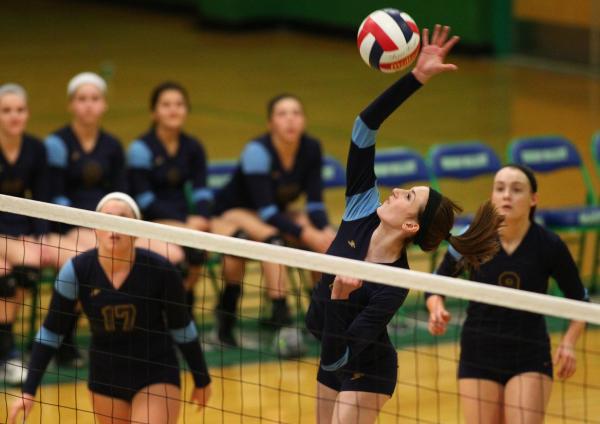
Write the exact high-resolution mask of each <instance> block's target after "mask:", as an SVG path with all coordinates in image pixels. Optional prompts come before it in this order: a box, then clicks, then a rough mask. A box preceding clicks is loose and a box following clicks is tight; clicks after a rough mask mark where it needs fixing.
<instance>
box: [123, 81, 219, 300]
mask: <svg viewBox="0 0 600 424" xmlns="http://www.w3.org/2000/svg"><path fill="white" fill-rule="evenodd" d="M189 109H190V100H189V96H188V93H187V91H186V90H185V88H184V87H183V86H181V85H179V84H177V83H174V82H165V83H162V84H160V85H158V86H157V87H155V88H154V90H152V94H151V96H150V110H151V112H152V126H151V128H150V129H149V130H148V132H146V133H145V134H143V135H142V136H141V137H139V138H138V139H137V140H135V141H133V142H132V143H131V145H130V146H129V150H128V152H127V165H128V167H129V182H130V191H131V193H132V194H133V196H135V199H136V200H137V202H138V204H139V205H140V208H141V209H142V213H143V215H144V219H145V220H148V221H154V222H160V223H163V224H167V225H174V226H178V227H186V228H190V229H193V230H198V231H207V230H208V229H209V220H208V215H209V212H208V205H209V201H210V200H211V198H212V193H211V191H210V190H208V189H207V188H206V154H205V152H204V148H203V146H202V143H200V141H199V140H197V139H196V138H194V137H192V136H191V135H189V134H187V133H185V132H184V131H183V126H184V124H185V121H186V119H187V116H188V113H189ZM186 184H191V188H192V193H191V199H188V198H187V197H186V192H185V186H186ZM190 201H191V203H193V206H194V207H195V209H196V211H195V213H190ZM184 252H185V257H186V265H189V268H187V267H186V269H185V270H184V271H185V272H186V273H187V277H186V278H185V280H184V282H185V290H186V299H187V302H188V306H189V308H190V311H191V310H192V308H193V305H194V286H195V284H196V282H197V280H198V277H199V276H200V270H201V266H202V264H203V263H204V257H205V255H204V252H202V251H199V250H196V249H191V248H185V249H184Z"/></svg>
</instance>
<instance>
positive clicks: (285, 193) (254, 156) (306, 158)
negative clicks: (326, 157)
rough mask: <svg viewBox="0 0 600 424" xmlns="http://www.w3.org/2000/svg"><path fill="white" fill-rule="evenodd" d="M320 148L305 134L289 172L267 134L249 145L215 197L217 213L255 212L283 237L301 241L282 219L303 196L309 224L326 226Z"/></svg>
mask: <svg viewBox="0 0 600 424" xmlns="http://www.w3.org/2000/svg"><path fill="white" fill-rule="evenodd" d="M322 160H323V159H322V153H321V144H320V143H319V141H318V140H316V139H314V138H312V137H310V136H308V135H306V134H304V135H302V137H301V138H300V146H299V147H298V150H297V152H296V156H295V158H294V164H293V166H292V168H291V169H286V168H284V167H283V165H282V164H281V161H280V160H279V155H278V154H277V151H276V150H275V147H274V146H273V141H272V140H271V136H270V134H264V135H262V136H261V137H258V138H256V139H255V140H253V141H251V142H249V143H248V144H247V145H246V147H245V148H244V151H243V152H242V156H241V158H240V163H239V165H238V167H237V169H236V170H235V172H234V174H233V176H232V178H231V180H230V181H229V183H227V185H226V186H225V187H223V189H221V190H220V191H219V192H217V194H216V196H215V197H216V204H217V209H218V210H219V211H225V210H228V209H231V208H236V207H241V208H247V209H252V210H256V211H257V212H258V214H259V216H260V217H261V219H262V220H263V221H265V222H267V223H269V224H271V225H273V226H275V227H277V228H278V229H279V231H281V232H282V233H284V234H288V235H291V236H294V237H300V233H301V231H302V229H301V227H300V226H298V225H296V224H295V223H294V222H293V221H292V220H291V219H290V218H288V217H287V216H286V215H285V213H284V212H285V210H286V209H287V207H288V205H289V204H290V203H292V202H293V201H295V200H296V199H298V197H299V196H300V195H301V194H302V193H306V197H307V203H306V211H307V212H308V216H309V218H310V220H311V222H312V224H313V225H314V226H315V227H317V228H319V229H323V228H325V227H326V226H327V225H328V223H329V222H328V219H327V213H326V212H325V205H324V204H323V195H322V192H323V181H322V179H321V163H322Z"/></svg>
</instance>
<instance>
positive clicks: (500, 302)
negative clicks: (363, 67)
mask: <svg viewBox="0 0 600 424" xmlns="http://www.w3.org/2000/svg"><path fill="white" fill-rule="evenodd" d="M0 211H3V212H10V213H14V214H20V215H26V216H29V217H33V218H40V219H45V220H48V221H56V222H62V223H65V224H70V225H76V226H80V227H88V228H96V229H100V230H106V231H113V232H118V233H122V234H127V235H130V236H135V237H143V238H150V239H156V240H161V241H164V242H168V243H173V244H178V245H182V246H187V247H193V248H197V249H203V250H207V251H210V252H218V253H222V254H229V255H234V256H240V257H245V258H250V259H255V260H259V261H268V262H275V263H278V264H282V265H287V266H291V267H295V268H302V269H308V270H313V271H319V272H323V273H328V274H334V275H346V276H352V277H354V278H358V279H361V280H365V281H372V282H377V283H381V284H387V285H389V286H395V287H403V288H406V289H411V290H419V291H427V292H432V293H438V294H441V295H445V296H449V297H458V298H463V299H467V300H472V301H476V302H482V303H488V304H491V305H496V306H502V307H506V308H516V309H520V310H526V311H529V312H534V313H539V314H544V315H550V316H555V317H559V318H565V319H572V320H578V321H586V322H588V323H592V324H598V325H600V305H596V304H592V303H586V302H580V301H575V300H571V299H563V298H559V297H556V296H548V295H545V294H538V293H533V292H528V291H523V290H518V289H511V288H507V287H499V286H492V285H487V284H481V283H475V282H471V281H467V280H462V279H458V278H451V277H444V276H440V275H434V274H430V273H426V272H420V271H412V270H406V269H401V268H394V267H390V266H385V265H379V264H374V263H369V262H363V261H359V260H354V259H347V258H341V257H336V256H330V255H325V254H320V253H314V252H308V251H305V250H299V249H293V248H290V247H282V246H274V245H270V244H266V243H259V242H254V241H248V240H241V239H237V238H232V237H226V236H220V235H217V234H212V233H206V232H199V231H194V230H190V229H185V228H178V227H173V226H168V225H164V224H157V223H154V222H147V221H140V220H135V219H131V218H125V217H120V216H114V215H108V214H103V213H98V212H93V211H87V210H82V209H76V208H71V207H67V206H60V205H53V204H49V203H45V202H39V201H35V200H29V199H23V198H18V197H12V196H7V195H0Z"/></svg>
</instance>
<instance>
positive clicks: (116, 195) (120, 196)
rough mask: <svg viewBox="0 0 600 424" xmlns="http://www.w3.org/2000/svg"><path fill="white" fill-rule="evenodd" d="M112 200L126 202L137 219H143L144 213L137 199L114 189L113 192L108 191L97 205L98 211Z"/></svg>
mask: <svg viewBox="0 0 600 424" xmlns="http://www.w3.org/2000/svg"><path fill="white" fill-rule="evenodd" d="M111 200H118V201H120V202H123V203H125V204H126V205H127V206H129V208H131V211H132V212H133V215H134V216H135V219H142V213H141V212H140V208H138V205H137V203H135V200H133V199H132V198H131V196H130V195H128V194H125V193H121V192H120V191H113V192H112V193H108V194H107V195H106V196H104V197H103V198H102V199H100V201H99V202H98V206H96V212H100V210H101V209H102V207H103V206H104V205H106V204H107V203H108V202H110V201H111Z"/></svg>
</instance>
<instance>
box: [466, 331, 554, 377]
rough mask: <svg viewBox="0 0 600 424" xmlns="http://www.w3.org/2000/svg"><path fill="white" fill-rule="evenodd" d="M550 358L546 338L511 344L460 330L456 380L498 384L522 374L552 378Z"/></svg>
mask: <svg viewBox="0 0 600 424" xmlns="http://www.w3.org/2000/svg"><path fill="white" fill-rule="evenodd" d="M546 337H547V336H546ZM550 355H551V353H550V343H549V341H548V340H547V338H546V339H544V338H540V339H538V340H535V339H532V340H528V341H525V340H518V341H516V340H512V341H511V340H509V339H508V338H507V340H503V339H502V338H495V337H490V336H488V335H482V334H479V335H476V334H471V333H470V332H465V331H464V330H463V335H462V337H461V352H460V361H459V364H458V378H459V379H461V378H475V379H482V380H492V381H495V382H497V383H499V384H501V385H506V383H508V381H509V380H510V379H511V378H513V377H516V376H517V375H519V374H523V373H526V372H537V373H540V374H544V375H547V376H548V377H550V378H552V375H553V369H552V358H551V356H550Z"/></svg>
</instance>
